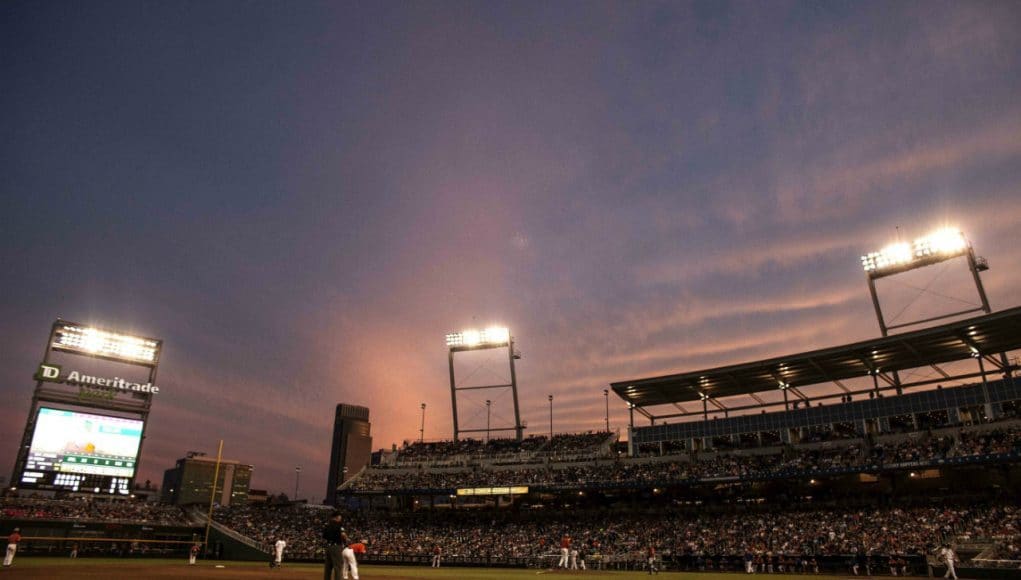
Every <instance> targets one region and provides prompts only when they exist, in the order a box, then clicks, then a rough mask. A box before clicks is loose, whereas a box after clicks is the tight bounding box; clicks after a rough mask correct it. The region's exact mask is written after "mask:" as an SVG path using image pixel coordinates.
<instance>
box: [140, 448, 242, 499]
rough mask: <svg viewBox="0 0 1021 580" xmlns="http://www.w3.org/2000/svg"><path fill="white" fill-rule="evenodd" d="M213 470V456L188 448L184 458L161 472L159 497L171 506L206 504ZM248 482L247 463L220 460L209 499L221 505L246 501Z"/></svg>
mask: <svg viewBox="0 0 1021 580" xmlns="http://www.w3.org/2000/svg"><path fill="white" fill-rule="evenodd" d="M215 472H216V458H215V457H209V456H208V455H206V454H205V453H198V452H195V451H189V452H188V455H187V456H186V457H183V458H181V459H178V460H177V465H176V466H174V467H173V468H171V469H168V470H166V471H165V472H164V473H163V490H162V494H161V495H160V498H161V499H162V501H163V502H164V503H170V504H174V505H193V504H207V505H208V504H209V498H210V495H211V492H212V489H211V488H212V485H213V476H214V473H215ZM251 481H252V466H251V465H245V464H243V463H241V462H239V461H235V460H230V459H221V460H220V470H219V475H218V476H217V477H216V495H215V497H214V498H213V501H214V502H215V503H217V504H219V505H223V506H228V505H233V504H243V503H245V502H247V501H248V488H249V485H250V483H251Z"/></svg>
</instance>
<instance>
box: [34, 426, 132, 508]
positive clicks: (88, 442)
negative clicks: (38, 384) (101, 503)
mask: <svg viewBox="0 0 1021 580" xmlns="http://www.w3.org/2000/svg"><path fill="white" fill-rule="evenodd" d="M142 427H143V422H142V421H141V420H139V419H127V418H123V417H113V416H109V415H96V414H94V413H85V412H82V411H72V410H66V409H53V408H49V407H41V408H40V409H39V412H38V414H37V415H36V422H35V430H34V432H33V434H32V443H31V445H30V446H29V450H28V458H27V461H26V462H25V469H24V471H23V472H22V473H21V476H20V482H19V485H20V486H21V487H26V488H37V489H56V490H66V491H80V492H89V493H110V494H120V495H127V494H128V493H130V482H131V480H132V478H133V477H134V475H135V468H136V465H137V463H138V449H139V446H140V445H141V442H142Z"/></svg>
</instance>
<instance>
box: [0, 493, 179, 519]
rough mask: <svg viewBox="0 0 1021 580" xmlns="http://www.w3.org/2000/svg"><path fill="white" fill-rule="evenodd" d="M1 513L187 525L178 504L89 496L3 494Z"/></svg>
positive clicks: (15, 516)
mask: <svg viewBox="0 0 1021 580" xmlns="http://www.w3.org/2000/svg"><path fill="white" fill-rule="evenodd" d="M0 514H2V519H37V520H75V521H82V522H87V521H96V522H122V523H132V524H153V525H161V526H172V525H189V520H188V517H187V516H186V515H185V514H184V512H182V511H181V508H179V507H177V506H172V505H165V504H157V503H151V502H140V501H93V500H92V499H90V498H75V499H44V498H17V497H6V498H3V499H2V500H0Z"/></svg>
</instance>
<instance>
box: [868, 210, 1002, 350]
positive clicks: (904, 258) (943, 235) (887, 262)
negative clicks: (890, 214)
mask: <svg viewBox="0 0 1021 580" xmlns="http://www.w3.org/2000/svg"><path fill="white" fill-rule="evenodd" d="M962 256H963V257H966V258H967V260H968V269H969V270H970V271H971V275H972V278H973V279H974V281H975V289H976V290H977V291H978V297H979V300H980V301H981V306H979V307H977V308H970V309H967V310H961V311H958V312H950V313H946V314H941V315H939V316H934V317H931V318H926V319H924V320H915V321H911V322H906V323H902V324H896V325H889V324H887V322H886V319H885V318H884V317H883V309H882V308H881V307H880V305H879V294H878V293H877V292H876V280H878V279H880V278H885V277H887V276H893V275H896V274H901V273H904V272H907V271H909V270H915V269H917V268H923V267H925V266H931V265H933V264H938V263H940V262H945V261H947V260H952V259H954V258H958V257H962ZM861 265H862V268H863V269H864V270H865V277H866V278H867V279H868V283H869V292H870V293H871V294H872V306H873V307H874V308H875V310H876V318H877V320H878V321H879V330H880V331H881V332H882V333H883V336H889V332H890V330H893V329H896V328H903V327H906V326H916V325H919V324H924V323H926V322H933V321H936V320H942V319H944V318H951V317H954V316H960V315H962V314H969V313H972V312H978V311H983V312H985V313H986V314H989V313H990V312H992V310H991V309H990V307H989V299H988V298H987V297H986V291H985V288H983V286H982V278H981V277H980V276H979V272H983V271H985V270H988V269H989V263H988V262H987V261H986V259H985V258H982V257H979V256H976V255H975V251H974V249H972V247H971V242H969V241H968V239H967V238H965V237H964V234H963V233H961V231H960V230H957V229H955V228H943V229H939V230H936V231H934V232H932V233H930V234H929V235H927V236H923V237H921V238H918V239H916V240H915V241H913V242H911V243H908V242H897V243H894V244H890V245H889V246H886V247H885V248H883V249H882V250H879V251H878V252H871V253H868V254H865V255H864V256H862V257H861Z"/></svg>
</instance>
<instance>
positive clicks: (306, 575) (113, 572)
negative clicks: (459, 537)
mask: <svg viewBox="0 0 1021 580" xmlns="http://www.w3.org/2000/svg"><path fill="white" fill-rule="evenodd" d="M217 566H222V567H220V568H218V567H217ZM322 570H323V567H322V565H321V564H288V563H286V562H285V563H284V566H283V567H281V568H278V569H275V570H271V569H270V568H269V566H268V565H267V564H266V563H263V562H212V561H200V562H199V563H198V564H196V565H195V566H189V565H188V562H187V560H185V559H183V558H182V559H175V560H140V559H138V560H136V559H131V558H81V559H78V560H71V559H70V558H17V559H16V560H15V562H14V567H12V568H6V569H3V570H0V579H4V580H6V579H8V578H10V579H14V578H51V579H54V580H59V579H78V578H82V579H85V578H88V579H102V580H157V579H159V580H162V579H177V578H196V579H210V580H213V579H215V580H233V579H251V578H279V579H281V580H284V579H305V580H311V579H318V578H322V575H323V571H322ZM359 570H360V571H361V578H362V579H364V580H373V579H376V578H386V579H388V580H409V579H415V578H426V579H432V580H490V579H492V580H496V579H499V580H536V579H537V578H544V577H545V578H552V577H562V578H591V577H602V578H614V579H625V578H647V577H649V574H647V573H645V572H618V571H601V572H599V571H576V572H569V571H563V570H554V571H551V570H534V569H532V570H524V569H514V568H453V567H449V568H430V567H427V566H372V565H365V566H360V567H359ZM742 576H744V575H743V574H736V573H695V572H663V573H660V574H659V577H661V578H664V579H669V578H675V579H679V578H682V577H683V578H684V579H685V580H736V579H738V578H740V577H742ZM779 576H784V577H789V576H797V577H798V578H799V579H808V578H823V576H805V575H796V574H781V575H779ZM827 578H830V579H832V578H833V576H828V577H827Z"/></svg>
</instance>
